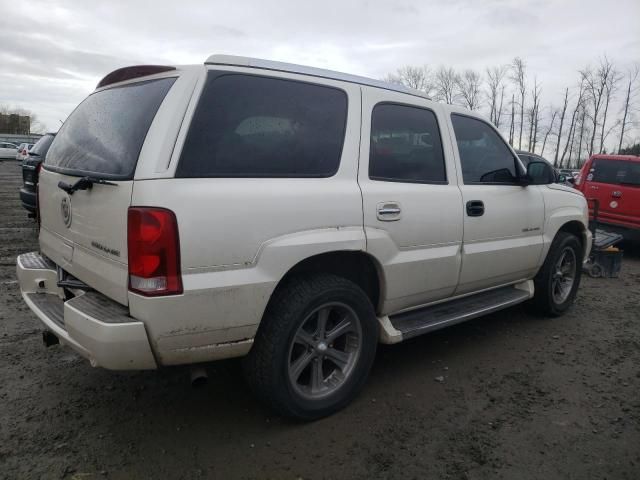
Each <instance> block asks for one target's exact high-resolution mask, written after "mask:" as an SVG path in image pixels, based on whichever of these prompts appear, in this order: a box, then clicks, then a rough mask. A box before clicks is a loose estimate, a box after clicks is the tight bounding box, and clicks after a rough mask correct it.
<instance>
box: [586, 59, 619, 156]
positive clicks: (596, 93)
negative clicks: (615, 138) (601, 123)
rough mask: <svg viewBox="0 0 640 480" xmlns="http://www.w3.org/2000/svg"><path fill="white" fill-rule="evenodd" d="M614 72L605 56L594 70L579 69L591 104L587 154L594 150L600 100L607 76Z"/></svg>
mask: <svg viewBox="0 0 640 480" xmlns="http://www.w3.org/2000/svg"><path fill="white" fill-rule="evenodd" d="M613 74H614V70H613V64H612V63H611V62H610V61H609V59H608V58H607V57H606V56H605V57H604V58H602V60H600V65H599V66H598V68H597V69H596V70H595V71H594V70H592V69H591V68H590V67H586V68H585V69H584V70H581V71H580V75H581V77H582V80H583V81H584V83H585V88H586V90H587V93H588V100H589V102H590V104H591V111H590V112H589V117H590V119H591V127H592V128H591V140H590V141H589V149H588V154H589V155H591V154H592V153H593V152H594V148H593V147H594V143H595V140H596V132H597V130H598V119H599V117H600V111H601V108H602V101H603V99H604V97H605V93H606V88H607V84H608V82H609V77H610V76H611V75H613Z"/></svg>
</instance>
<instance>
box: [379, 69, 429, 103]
mask: <svg viewBox="0 0 640 480" xmlns="http://www.w3.org/2000/svg"><path fill="white" fill-rule="evenodd" d="M385 81H387V82H389V83H397V84H400V85H404V86H405V87H409V88H413V89H414V90H420V91H421V92H425V93H426V94H427V95H428V96H431V95H432V93H433V90H434V84H433V79H432V74H431V70H430V69H429V67H428V66H427V65H424V66H422V67H417V66H413V65H406V66H404V67H402V68H399V69H398V70H397V71H396V73H391V74H389V75H387V76H386V78H385Z"/></svg>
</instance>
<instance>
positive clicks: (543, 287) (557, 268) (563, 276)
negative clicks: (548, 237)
mask: <svg viewBox="0 0 640 480" xmlns="http://www.w3.org/2000/svg"><path fill="white" fill-rule="evenodd" d="M582 254H583V250H582V244H581V243H580V240H578V238H577V237H576V236H575V235H572V234H570V233H567V232H558V234H557V235H556V238H554V240H553V243H552V244H551V247H550V248H549V253H548V254H547V258H546V259H545V261H544V264H543V265H542V268H541V269H540V271H539V272H538V274H537V275H536V277H535V279H534V283H535V294H534V296H533V305H534V307H535V308H536V310H538V312H540V313H542V314H544V315H549V316H552V317H558V316H560V315H563V314H564V313H565V312H566V311H567V310H568V309H569V308H570V307H571V305H572V304H573V302H574V300H575V298H576V293H577V291H578V287H579V286H580V278H581V275H582V257H583V255H582Z"/></svg>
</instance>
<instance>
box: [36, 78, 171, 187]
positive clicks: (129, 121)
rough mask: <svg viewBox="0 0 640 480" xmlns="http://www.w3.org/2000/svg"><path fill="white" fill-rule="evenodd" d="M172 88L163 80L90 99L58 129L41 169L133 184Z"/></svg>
mask: <svg viewBox="0 0 640 480" xmlns="http://www.w3.org/2000/svg"><path fill="white" fill-rule="evenodd" d="M173 82H175V78H162V79H158V80H148V81H146V82H139V83H132V84H129V85H123V86H120V87H113V88H108V89H105V90H100V91H98V92H95V93H92V94H91V95H89V96H88V97H87V98H86V99H85V100H84V101H83V102H82V103H81V104H80V105H78V108H76V109H75V110H74V111H73V113H72V114H71V116H70V117H69V118H68V119H67V121H66V122H64V125H63V126H62V127H60V131H59V132H58V134H57V135H56V137H55V140H54V141H53V143H52V144H51V148H50V149H49V152H48V153H47V158H46V160H45V162H44V164H45V166H46V167H47V168H48V169H50V170H54V171H58V172H61V173H68V174H70V175H87V174H88V175H95V176H99V177H106V178H115V179H127V178H132V177H133V172H134V170H135V169H136V164H137V163H138V156H139V155H140V150H141V149H142V144H143V143H144V140H145V138H146V136H147V131H148V130H149V127H150V126H151V122H152V121H153V119H154V117H155V116H156V112H157V111H158V108H160V104H161V103H162V101H163V100H164V97H165V95H166V94H167V92H168V91H169V89H170V88H171V86H172V85H173Z"/></svg>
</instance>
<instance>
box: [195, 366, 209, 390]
mask: <svg viewBox="0 0 640 480" xmlns="http://www.w3.org/2000/svg"><path fill="white" fill-rule="evenodd" d="M208 379H209V376H208V375H207V371H206V370H205V369H204V368H203V367H191V386H192V387H193V388H200V387H203V386H205V385H206V384H207V380H208Z"/></svg>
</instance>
